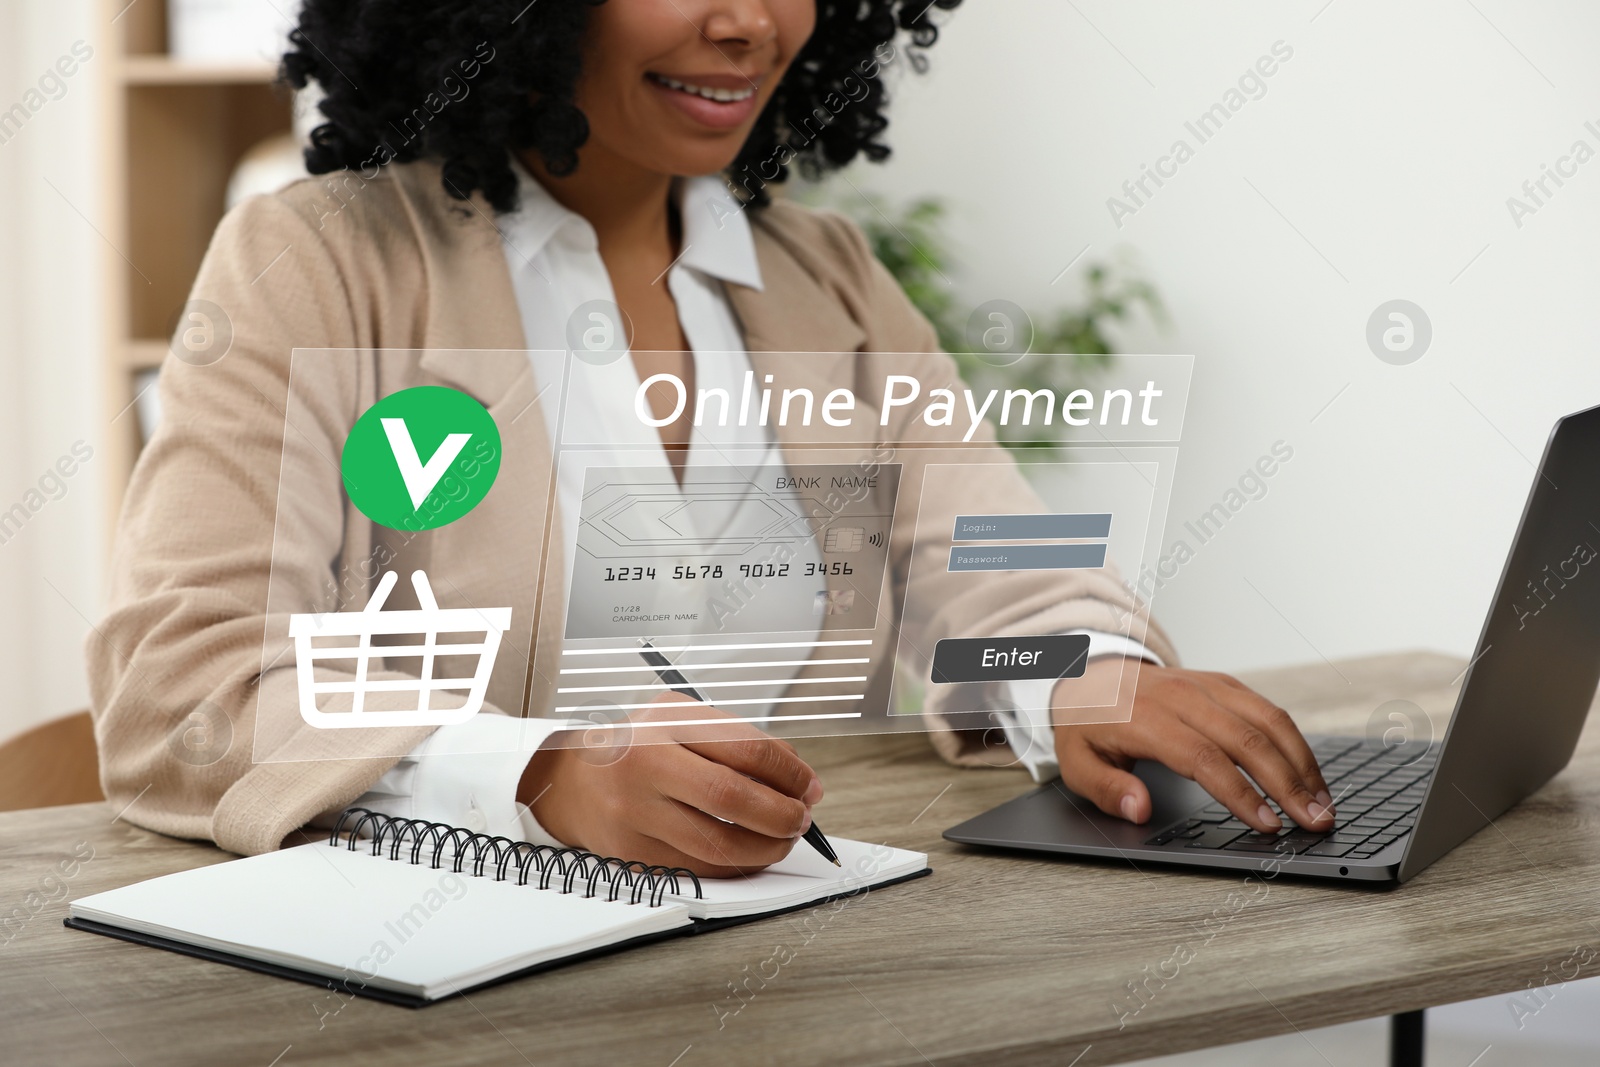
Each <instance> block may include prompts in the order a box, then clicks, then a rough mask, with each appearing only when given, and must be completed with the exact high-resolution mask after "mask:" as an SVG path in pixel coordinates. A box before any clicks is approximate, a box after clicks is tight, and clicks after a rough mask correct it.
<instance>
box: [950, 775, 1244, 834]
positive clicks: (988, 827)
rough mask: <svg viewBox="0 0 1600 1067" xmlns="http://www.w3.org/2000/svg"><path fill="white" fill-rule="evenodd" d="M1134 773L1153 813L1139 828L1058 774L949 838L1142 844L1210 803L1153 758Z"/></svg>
mask: <svg viewBox="0 0 1600 1067" xmlns="http://www.w3.org/2000/svg"><path fill="white" fill-rule="evenodd" d="M1133 773H1134V774H1136V775H1138V776H1139V778H1140V779H1141V780H1142V781H1143V782H1144V783H1145V785H1146V787H1148V788H1149V790H1150V800H1151V802H1152V813H1151V816H1150V821H1149V822H1147V823H1144V824H1143V825H1140V826H1135V825H1133V824H1132V823H1130V822H1128V821H1127V820H1125V819H1122V818H1120V817H1117V816H1112V815H1106V814H1104V813H1102V812H1101V811H1100V809H1099V808H1097V807H1095V805H1094V804H1093V803H1091V802H1090V801H1088V800H1085V799H1084V798H1082V797H1080V796H1078V795H1077V794H1076V793H1073V792H1072V791H1071V790H1069V789H1067V787H1066V786H1065V785H1063V784H1062V783H1061V780H1060V779H1059V778H1057V779H1056V780H1054V781H1052V782H1051V783H1050V784H1049V785H1047V786H1044V787H1043V788H1041V789H1038V790H1036V791H1034V792H1032V793H1027V794H1024V795H1023V796H1020V797H1018V798H1017V799H1015V800H1013V801H1011V802H1009V803H1006V804H1002V805H1000V806H999V807H998V808H994V809H992V810H990V811H986V812H984V813H983V814H982V815H979V816H977V817H976V818H973V819H969V820H967V821H966V822H964V823H962V824H961V825H960V826H956V827H952V828H951V829H950V830H949V831H947V832H946V833H945V836H946V837H948V838H950V839H951V840H953V841H963V842H967V843H971V844H990V845H1002V846H1016V847H1033V848H1045V849H1049V848H1051V847H1057V848H1060V847H1070V848H1072V849H1073V850H1075V851H1076V850H1082V849H1087V850H1089V851H1098V850H1101V849H1125V848H1138V847H1140V846H1142V845H1143V844H1144V843H1145V842H1146V841H1147V840H1149V839H1150V838H1151V837H1152V836H1154V835H1155V834H1157V833H1159V832H1160V831H1162V830H1164V829H1166V828H1167V827H1168V826H1170V825H1171V824H1173V823H1175V822H1177V821H1178V820H1179V819H1181V818H1183V817H1184V816H1186V815H1189V814H1191V813H1192V812H1194V811H1195V810H1196V809H1197V808H1201V807H1204V806H1205V805H1206V804H1208V803H1210V802H1211V799H1212V798H1211V794H1209V793H1207V792H1206V791H1205V790H1204V789H1202V788H1201V787H1200V786H1198V785H1196V784H1195V783H1194V782H1191V781H1190V780H1189V779H1187V778H1185V777H1183V776H1182V775H1180V774H1177V773H1175V772H1173V771H1170V770H1168V769H1167V768H1166V767H1165V766H1163V765H1162V764H1159V763H1156V762H1154V761H1152V760H1140V761H1139V762H1138V763H1136V764H1135V765H1134V768H1133Z"/></svg>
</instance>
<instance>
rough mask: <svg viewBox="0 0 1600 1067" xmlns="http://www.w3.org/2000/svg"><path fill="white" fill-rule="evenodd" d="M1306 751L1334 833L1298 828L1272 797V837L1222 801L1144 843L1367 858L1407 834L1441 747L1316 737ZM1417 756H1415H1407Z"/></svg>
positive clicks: (1413, 821) (1215, 849) (1219, 849)
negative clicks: (1280, 824)
mask: <svg viewBox="0 0 1600 1067" xmlns="http://www.w3.org/2000/svg"><path fill="white" fill-rule="evenodd" d="M1311 750H1312V752H1313V753H1314V754H1315V755H1316V757H1317V763H1318V764H1319V765H1320V766H1321V767H1322V774H1323V777H1324V778H1325V779H1326V780H1327V782H1328V791H1329V793H1331V794H1332V795H1333V807H1334V811H1335V812H1337V814H1336V815H1335V816H1334V825H1333V829H1332V830H1329V831H1312V830H1303V829H1301V828H1300V827H1298V826H1296V825H1295V824H1294V821H1293V820H1292V819H1291V818H1289V817H1288V816H1285V815H1284V814H1283V809H1281V808H1280V807H1278V805H1277V803H1276V802H1275V801H1273V800H1271V799H1270V798H1269V799H1268V800H1267V804H1268V805H1269V806H1270V807H1271V808H1272V810H1273V813H1274V814H1276V815H1277V816H1278V817H1279V818H1282V819H1283V821H1284V823H1285V824H1286V825H1285V826H1284V828H1283V829H1282V830H1279V831H1278V832H1277V833H1275V834H1263V833H1257V832H1256V831H1255V830H1252V829H1250V827H1249V826H1246V825H1245V824H1244V823H1242V822H1240V821H1239V820H1238V819H1236V818H1234V817H1233V813H1232V812H1230V811H1229V810H1228V809H1227V808H1226V807H1224V806H1223V805H1222V804H1220V803H1211V804H1208V805H1206V806H1205V807H1203V808H1201V809H1199V810H1198V811H1195V812H1192V813H1190V815H1189V816H1188V817H1187V818H1184V819H1180V820H1178V821H1177V822H1176V823H1174V824H1173V825H1171V826H1169V827H1167V828H1166V829H1165V830H1162V831H1161V832H1160V833H1158V834H1156V835H1155V836H1154V837H1152V838H1150V839H1149V840H1148V841H1146V842H1145V844H1147V845H1168V844H1172V845H1178V844H1181V845H1183V847H1185V848H1199V849H1211V850H1213V851H1220V852H1264V853H1271V852H1286V851H1290V850H1292V851H1293V852H1295V853H1296V854H1298V855H1306V856H1327V857H1329V858H1348V859H1366V858H1368V857H1370V856H1375V855H1377V854H1378V853H1379V852H1381V851H1382V850H1383V849H1386V848H1388V847H1389V846H1390V845H1392V844H1394V843H1395V842H1397V841H1400V840H1401V839H1402V838H1404V837H1405V836H1406V834H1408V833H1410V832H1411V827H1412V826H1413V825H1414V824H1415V822H1416V818H1417V810H1418V808H1419V807H1420V806H1421V804H1422V795H1423V793H1424V792H1425V791H1426V790H1427V788H1428V779H1429V778H1430V777H1432V775H1433V769H1434V766H1435V765H1436V763H1437V762H1438V757H1439V746H1438V745H1437V744H1435V745H1432V746H1430V747H1429V748H1427V749H1419V751H1417V752H1416V753H1406V759H1404V760H1402V759H1400V758H1398V756H1399V752H1400V751H1401V750H1394V749H1388V748H1385V747H1384V746H1383V745H1382V744H1381V743H1380V742H1377V741H1360V740H1357V739H1355V738H1348V737H1330V738H1319V739H1318V740H1317V741H1315V742H1313V743H1312V746H1311ZM1413 755H1415V757H1416V758H1411V757H1412V756H1413Z"/></svg>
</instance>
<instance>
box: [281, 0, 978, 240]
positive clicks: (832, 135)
mask: <svg viewBox="0 0 1600 1067" xmlns="http://www.w3.org/2000/svg"><path fill="white" fill-rule="evenodd" d="M603 2H604V0H538V2H537V3H536V4H530V3H529V2H528V0H472V2H470V3H448V2H440V0H306V2H305V5H304V7H303V8H302V9H301V13H300V20H299V25H298V26H296V27H295V29H294V30H293V31H292V32H291V33H290V34H289V42H290V51H289V52H287V53H286V54H285V55H284V57H283V67H282V76H283V78H284V80H286V81H287V82H288V83H289V84H290V85H293V86H294V87H295V88H298V89H303V88H305V86H306V85H307V83H309V82H311V81H316V82H317V83H318V84H319V85H320V86H321V88H322V90H323V91H324V92H325V93H326V99H324V100H323V101H322V105H321V110H322V114H323V115H324V116H325V117H326V118H327V120H328V121H327V122H325V123H324V124H322V125H320V126H318V127H317V128H316V129H315V130H313V131H312V134H311V144H310V146H309V147H308V148H307V149H306V153H305V160H306V167H307V169H308V170H310V171H311V173H313V174H326V173H329V172H330V171H337V170H344V169H351V170H355V169H360V170H363V171H366V172H368V173H367V174H366V176H367V177H369V178H370V177H373V176H375V175H376V173H377V168H378V167H381V166H382V165H384V164H385V163H389V162H400V163H406V162H410V161H412V160H415V159H423V158H427V159H435V160H438V161H439V162H440V163H441V164H442V165H443V171H444V185H445V189H446V191H447V192H449V193H450V195H451V196H453V197H455V198H456V199H458V200H465V199H467V198H468V197H470V196H471V195H472V193H473V192H474V191H475V190H480V189H481V190H482V191H483V195H484V197H485V199H487V200H488V201H489V203H490V204H492V205H493V206H494V209H495V210H496V211H502V212H503V211H511V210H514V209H515V208H516V204H517V195H516V194H517V182H516V176H515V175H514V174H513V172H512V169H511V165H510V161H509V159H508V158H507V153H508V151H521V150H524V149H532V150H534V151H536V152H538V153H539V156H540V158H541V159H543V160H544V163H545V165H546V166H547V167H549V169H550V170H551V172H552V173H555V174H569V173H571V172H572V171H573V170H574V169H575V168H576V166H577V163H578V148H579V147H581V146H582V145H583V143H584V142H585V141H586V140H587V139H588V136H589V122H588V120H587V119H586V118H585V117H584V115H583V112H582V111H581V110H580V109H579V108H578V107H577V105H576V104H575V103H574V102H573V99H574V91H575V87H576V84H577V81H578V75H579V70H580V67H581V62H580V55H579V54H580V43H581V40H582V37H583V33H584V31H585V29H586V27H587V25H588V21H589V14H590V11H591V10H592V9H593V8H594V7H595V6H597V5H598V4H600V3H603ZM960 3H961V0H817V23H816V30H815V32H814V33H813V34H812V35H811V39H810V40H809V41H808V42H807V43H806V45H805V47H804V48H803V49H802V50H801V51H800V54H799V55H797V56H796V57H795V60H794V62H793V64H791V66H790V67H789V70H788V72H787V73H786V74H785V76H784V79H783V81H782V83H781V84H780V85H779V86H778V89H777V91H776V92H775V93H774V94H773V96H772V99H771V100H770V101H769V102H768V104H767V107H766V109H765V110H764V111H763V112H762V113H761V116H760V118H759V119H758V120H757V121H756V124H755V127H754V128H753V129H752V130H751V132H750V136H749V139H748V140H747V141H746V142H745V145H744V147H743V148H742V149H741V150H740V153H739V156H738V158H737V159H735V160H734V162H733V164H732V166H731V167H730V168H729V170H728V173H727V175H726V177H727V178H728V180H729V182H730V184H732V185H733V186H734V188H735V190H736V191H737V192H738V193H739V195H740V196H741V197H742V198H743V199H744V200H746V201H747V202H748V203H749V204H750V205H752V206H755V207H760V206H763V205H765V204H766V203H767V202H768V198H767V194H766V191H765V189H766V186H767V184H768V183H770V182H782V181H785V180H786V179H787V178H788V176H789V171H790V167H791V165H793V164H795V163H798V164H800V166H801V167H802V169H803V170H804V172H805V173H807V174H809V175H813V176H814V175H816V174H820V173H821V172H823V171H825V170H829V169H832V168H836V167H842V166H844V165H845V164H847V163H849V162H850V161H851V160H853V159H855V158H856V156H857V155H864V156H866V157H867V158H868V159H870V160H873V161H874V162H877V161H881V160H883V159H885V158H887V157H888V155H889V148H888V146H887V145H885V144H884V143H883V142H882V141H881V140H880V139H879V138H880V136H881V135H882V133H883V131H884V129H885V128H887V127H888V125H889V120H888V119H887V118H886V117H885V116H884V110H885V108H886V106H887V104H888V97H887V94H886V92H885V90H884V87H883V79H882V77H881V76H880V75H881V70H882V68H883V67H885V66H887V65H888V64H890V63H892V62H894V61H895V60H896V59H897V58H898V56H899V52H898V50H897V49H896V45H895V41H896V38H897V37H898V36H899V34H900V33H901V32H902V31H904V32H905V33H906V34H907V36H908V37H909V47H908V49H907V54H908V56H909V62H910V63H911V65H912V66H913V67H914V68H915V69H917V70H922V69H923V68H924V67H925V66H926V57H925V56H923V55H922V54H921V50H922V49H926V48H928V47H929V46H931V45H932V44H933V43H934V41H935V40H937V38H938V35H939V31H938V28H937V27H936V26H934V24H933V23H932V22H931V21H930V20H929V19H928V12H929V10H930V9H931V8H934V7H937V8H940V9H941V10H946V11H948V10H951V9H953V8H955V7H956V6H957V5H959V4H960Z"/></svg>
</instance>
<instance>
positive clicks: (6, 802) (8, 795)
mask: <svg viewBox="0 0 1600 1067" xmlns="http://www.w3.org/2000/svg"><path fill="white" fill-rule="evenodd" d="M104 799H105V794H104V793H102V792H101V791H100V757H99V754H98V752H97V751H96V749H95V743H94V723H93V722H92V721H91V720H90V719H89V713H88V712H87V711H80V712H78V713H77V714H75V715H66V716H63V717H61V718H59V719H53V720H51V721H50V722H47V723H43V724H41V725H39V726H35V727H34V728H33V729H31V730H29V731H27V732H26V733H23V734H20V735H18V736H17V737H13V738H12V739H11V740H9V741H7V742H5V743H4V744H0V811H20V810H21V809H23V808H51V807H55V806H56V805H58V804H84V803H87V802H89V801H93V800H104Z"/></svg>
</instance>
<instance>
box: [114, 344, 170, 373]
mask: <svg viewBox="0 0 1600 1067" xmlns="http://www.w3.org/2000/svg"><path fill="white" fill-rule="evenodd" d="M123 358H124V360H125V361H126V364H127V368H128V370H129V372H130V373H133V374H137V373H139V372H140V371H142V370H154V369H155V368H157V367H159V366H161V361H162V360H163V359H166V358H167V342H166V341H158V340H147V341H139V340H134V341H129V342H128V347H127V350H126V352H125V353H124V356H123Z"/></svg>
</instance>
